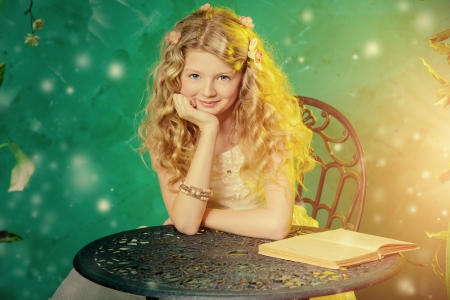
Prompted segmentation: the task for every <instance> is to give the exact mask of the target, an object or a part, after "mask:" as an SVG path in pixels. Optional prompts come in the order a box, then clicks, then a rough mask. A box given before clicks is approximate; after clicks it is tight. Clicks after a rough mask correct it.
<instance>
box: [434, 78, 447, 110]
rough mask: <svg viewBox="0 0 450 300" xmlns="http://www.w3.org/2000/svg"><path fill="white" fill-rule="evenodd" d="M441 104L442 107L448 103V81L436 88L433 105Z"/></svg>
mask: <svg viewBox="0 0 450 300" xmlns="http://www.w3.org/2000/svg"><path fill="white" fill-rule="evenodd" d="M438 104H442V106H444V108H445V107H446V106H447V105H450V82H447V83H445V84H444V85H443V86H441V87H440V88H439V90H438V94H437V98H436V103H435V105H438Z"/></svg>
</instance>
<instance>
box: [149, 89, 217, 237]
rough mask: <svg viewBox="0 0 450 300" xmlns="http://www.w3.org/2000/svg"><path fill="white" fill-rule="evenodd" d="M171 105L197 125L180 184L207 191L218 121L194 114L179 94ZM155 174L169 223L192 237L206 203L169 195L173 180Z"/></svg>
mask: <svg viewBox="0 0 450 300" xmlns="http://www.w3.org/2000/svg"><path fill="white" fill-rule="evenodd" d="M174 104H175V107H176V110H177V113H178V115H179V116H180V117H181V118H183V119H186V120H188V121H190V122H192V123H194V124H197V125H198V126H199V128H200V131H201V134H200V138H199V141H198V145H197V148H196V150H195V154H194V157H193V159H192V161H191V166H190V168H189V171H188V173H187V176H186V178H185V179H184V180H185V181H186V182H187V183H189V184H191V185H192V186H195V187H198V188H201V189H209V188H210V186H211V170H212V161H213V158H214V148H215V144H216V139H217V134H218V132H219V121H218V120H217V118H216V117H215V116H213V115H211V114H208V113H206V112H203V111H199V110H196V109H195V108H194V107H193V104H192V103H191V102H190V99H187V98H186V97H184V96H182V95H180V94H176V95H174ZM150 155H151V157H152V159H153V158H154V153H153V151H152V150H151V151H150ZM156 171H157V173H158V179H159V182H160V187H161V193H162V196H163V199H164V204H165V206H166V209H167V212H168V213H169V217H170V219H171V221H172V222H173V224H174V225H175V227H176V228H177V229H178V231H180V232H182V233H185V234H189V235H193V234H196V233H197V232H198V228H199V226H200V223H201V220H202V217H203V214H204V212H205V208H206V204H207V202H206V201H202V200H199V199H196V198H193V197H191V196H188V195H186V194H183V193H180V192H177V193H173V192H171V191H170V188H169V187H168V186H167V182H169V179H170V178H172V177H173V174H171V173H169V172H167V171H164V170H156ZM180 183H181V180H180V181H179V182H177V183H175V184H174V186H173V188H174V189H176V190H178V187H179V185H180Z"/></svg>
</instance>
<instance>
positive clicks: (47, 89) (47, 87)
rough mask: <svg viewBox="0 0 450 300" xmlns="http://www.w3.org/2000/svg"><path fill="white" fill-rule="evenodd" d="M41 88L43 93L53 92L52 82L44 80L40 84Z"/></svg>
mask: <svg viewBox="0 0 450 300" xmlns="http://www.w3.org/2000/svg"><path fill="white" fill-rule="evenodd" d="M41 88H42V90H43V91H45V92H50V91H52V90H53V82H51V81H50V80H44V81H42V83H41Z"/></svg>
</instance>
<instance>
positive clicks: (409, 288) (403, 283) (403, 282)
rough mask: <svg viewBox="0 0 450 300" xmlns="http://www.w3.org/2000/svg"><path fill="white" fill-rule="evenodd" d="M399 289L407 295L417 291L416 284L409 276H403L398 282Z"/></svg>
mask: <svg viewBox="0 0 450 300" xmlns="http://www.w3.org/2000/svg"><path fill="white" fill-rule="evenodd" d="M397 289H398V291H399V292H400V293H402V294H406V295H413V294H415V293H416V289H415V288H414V284H413V282H412V281H411V279H409V278H402V279H400V280H399V281H398V283H397Z"/></svg>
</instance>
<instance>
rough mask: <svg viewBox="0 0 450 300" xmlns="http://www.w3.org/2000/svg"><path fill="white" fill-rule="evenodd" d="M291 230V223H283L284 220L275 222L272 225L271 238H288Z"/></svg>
mask: <svg viewBox="0 0 450 300" xmlns="http://www.w3.org/2000/svg"><path fill="white" fill-rule="evenodd" d="M290 231H291V224H283V222H275V223H274V224H273V226H271V230H270V237H269V238H270V239H272V240H282V239H284V238H286V237H287V236H288V234H289V232H290Z"/></svg>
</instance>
